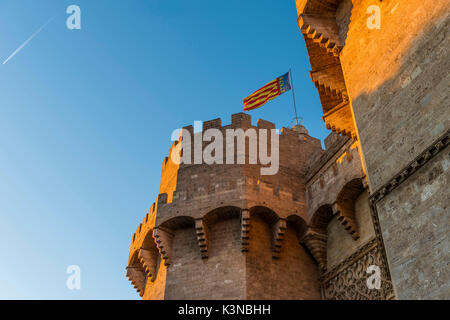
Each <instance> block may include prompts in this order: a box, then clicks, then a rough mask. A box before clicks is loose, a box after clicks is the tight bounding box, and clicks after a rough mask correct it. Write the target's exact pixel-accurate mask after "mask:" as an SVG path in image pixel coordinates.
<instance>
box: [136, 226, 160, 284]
mask: <svg viewBox="0 0 450 320" xmlns="http://www.w3.org/2000/svg"><path fill="white" fill-rule="evenodd" d="M159 257H160V256H159V252H158V248H157V246H156V242H155V238H153V233H152V232H151V231H150V232H148V233H147V235H146V236H145V239H144V242H143V243H142V247H141V248H140V249H139V252H138V259H139V262H140V263H141V265H142V267H143V269H144V271H145V272H146V273H147V276H148V278H149V279H151V281H154V280H155V278H156V274H157V266H158V258H159Z"/></svg>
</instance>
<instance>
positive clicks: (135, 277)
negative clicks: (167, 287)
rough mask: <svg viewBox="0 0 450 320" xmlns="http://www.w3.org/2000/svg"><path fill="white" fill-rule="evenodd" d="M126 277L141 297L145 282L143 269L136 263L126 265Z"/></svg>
mask: <svg viewBox="0 0 450 320" xmlns="http://www.w3.org/2000/svg"><path fill="white" fill-rule="evenodd" d="M127 278H128V279H129V280H130V281H131V284H132V285H133V286H134V288H135V289H136V291H137V292H138V293H139V295H140V296H141V297H142V296H143V295H144V291H145V283H146V280H147V277H146V274H145V271H144V270H143V269H142V267H141V266H140V265H138V264H136V265H132V266H128V267H127Z"/></svg>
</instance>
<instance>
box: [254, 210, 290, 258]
mask: <svg viewBox="0 0 450 320" xmlns="http://www.w3.org/2000/svg"><path fill="white" fill-rule="evenodd" d="M249 212H250V216H251V215H258V216H259V217H260V218H262V220H264V221H265V222H266V223H267V225H268V226H269V228H270V230H271V234H272V236H271V248H270V249H271V251H272V258H274V259H278V258H279V256H280V252H281V248H282V246H283V240H284V234H285V232H286V227H287V224H286V222H287V221H286V219H285V218H280V217H279V216H278V214H277V213H275V212H274V211H273V210H272V209H270V208H268V207H266V206H255V207H252V208H250V210H249ZM250 219H251V218H250Z"/></svg>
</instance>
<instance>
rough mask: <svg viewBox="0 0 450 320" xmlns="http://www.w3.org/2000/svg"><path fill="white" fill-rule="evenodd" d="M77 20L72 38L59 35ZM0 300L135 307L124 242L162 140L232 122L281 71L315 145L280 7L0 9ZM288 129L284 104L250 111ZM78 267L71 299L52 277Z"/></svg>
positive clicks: (295, 38) (154, 186)
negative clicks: (124, 302) (201, 125)
mask: <svg viewBox="0 0 450 320" xmlns="http://www.w3.org/2000/svg"><path fill="white" fill-rule="evenodd" d="M70 4H76V5H78V6H79V7H80V8H81V14H82V17H81V18H82V25H81V26H82V29H81V30H68V29H67V28H66V19H67V17H68V15H67V14H66V8H67V6H69V5H70ZM52 17H55V18H54V19H53V20H52V21H51V22H50V23H49V24H48V25H47V26H46V27H45V28H44V29H43V30H42V31H41V32H40V33H39V34H38V35H37V36H36V37H35V38H34V39H33V40H31V41H30V42H29V43H28V45H27V46H26V47H24V48H23V49H22V50H21V51H20V52H19V53H18V54H17V55H15V56H14V57H13V58H12V59H11V60H9V61H8V62H7V63H6V64H4V65H3V64H0V88H1V89H0V92H1V94H0V215H1V222H0V298H2V299H137V298H139V296H138V295H137V293H136V292H135V290H134V289H133V288H132V286H131V285H130V284H129V282H128V280H127V279H126V277H125V267H126V263H127V257H128V249H129V244H130V240H131V236H132V234H133V232H134V231H135V230H136V227H137V226H138V224H139V222H140V221H141V220H142V218H143V217H144V215H145V214H146V212H147V211H148V208H149V207H150V205H151V204H152V202H153V201H154V200H155V197H156V196H157V194H158V188H159V180H160V169H161V162H162V160H163V158H164V157H165V156H166V155H167V152H168V149H169V147H170V145H171V141H170V135H171V132H172V131H173V130H174V129H176V128H179V127H182V126H185V125H189V124H193V121H194V120H203V121H204V120H209V119H213V118H217V117H221V118H222V123H223V124H228V123H230V121H231V114H232V113H237V112H241V110H242V107H243V106H242V99H243V98H245V97H246V96H247V95H248V94H250V93H251V92H253V91H255V90H257V89H259V88H260V87H261V86H263V85H264V84H266V83H267V82H269V81H271V80H273V79H274V78H275V77H277V76H279V75H282V74H283V73H285V72H287V70H288V69H289V68H290V67H292V69H293V80H294V86H295V92H296V97H297V108H298V113H299V115H300V116H301V117H303V124H304V125H305V126H306V127H307V129H308V130H309V133H310V134H311V135H313V136H315V137H317V138H321V139H323V138H324V137H325V136H326V135H327V134H328V132H327V130H326V129H325V125H324V124H323V122H322V120H321V107H320V104H319V99H318V96H317V92H316V90H315V89H314V85H313V83H312V82H311V81H310V78H309V74H308V71H309V69H310V66H309V62H308V59H307V54H306V48H305V45H304V41H303V39H302V37H301V34H300V31H299V29H298V27H297V24H296V9H295V1H294V0H289V1H288V0H286V1H273V0H258V1H256V0H254V1H242V0H229V1H218V0H217V1H216V0H214V1H211V0H208V1H207V0H203V1H200V0H191V1H186V0H182V1H180V0H174V1H167V0H145V1H144V0H139V1H138V0H127V1H125V0H115V1H106V0H96V1H92V0H89V1H87V0H72V1H62V0H45V1H44V0H42V1H39V2H37V1H31V0H2V1H1V2H0V35H1V36H0V39H1V41H0V60H1V62H3V61H4V60H5V59H6V58H7V57H8V56H9V55H10V54H11V53H12V52H13V51H14V50H15V49H16V48H17V47H18V46H19V45H20V44H21V43H23V42H24V41H25V40H26V39H27V38H28V37H30V36H31V35H32V34H33V33H34V32H35V31H36V30H37V29H39V27H41V26H42V25H43V24H44V23H45V22H47V21H48V20H49V19H50V18H52ZM250 114H251V115H252V121H253V123H256V120H257V119H258V118H263V119H266V120H269V121H272V122H275V123H276V124H277V127H278V128H280V127H282V126H290V125H292V124H293V122H292V120H293V117H294V115H293V105H292V96H291V94H290V93H286V94H284V95H282V96H280V97H278V98H277V99H275V100H273V101H270V102H269V103H267V104H266V105H265V106H264V107H263V108H261V109H258V110H255V111H252V112H251V113H250ZM69 265H79V266H80V268H81V290H68V289H67V287H66V279H67V277H68V275H67V274H66V268H67V267H68V266H69Z"/></svg>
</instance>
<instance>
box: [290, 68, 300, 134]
mask: <svg viewBox="0 0 450 320" xmlns="http://www.w3.org/2000/svg"><path fill="white" fill-rule="evenodd" d="M289 80H290V82H291V90H292V99H294V112H295V122H296V124H297V126H298V117H297V106H296V105H295V92H294V83H293V82H292V75H291V68H289Z"/></svg>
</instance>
